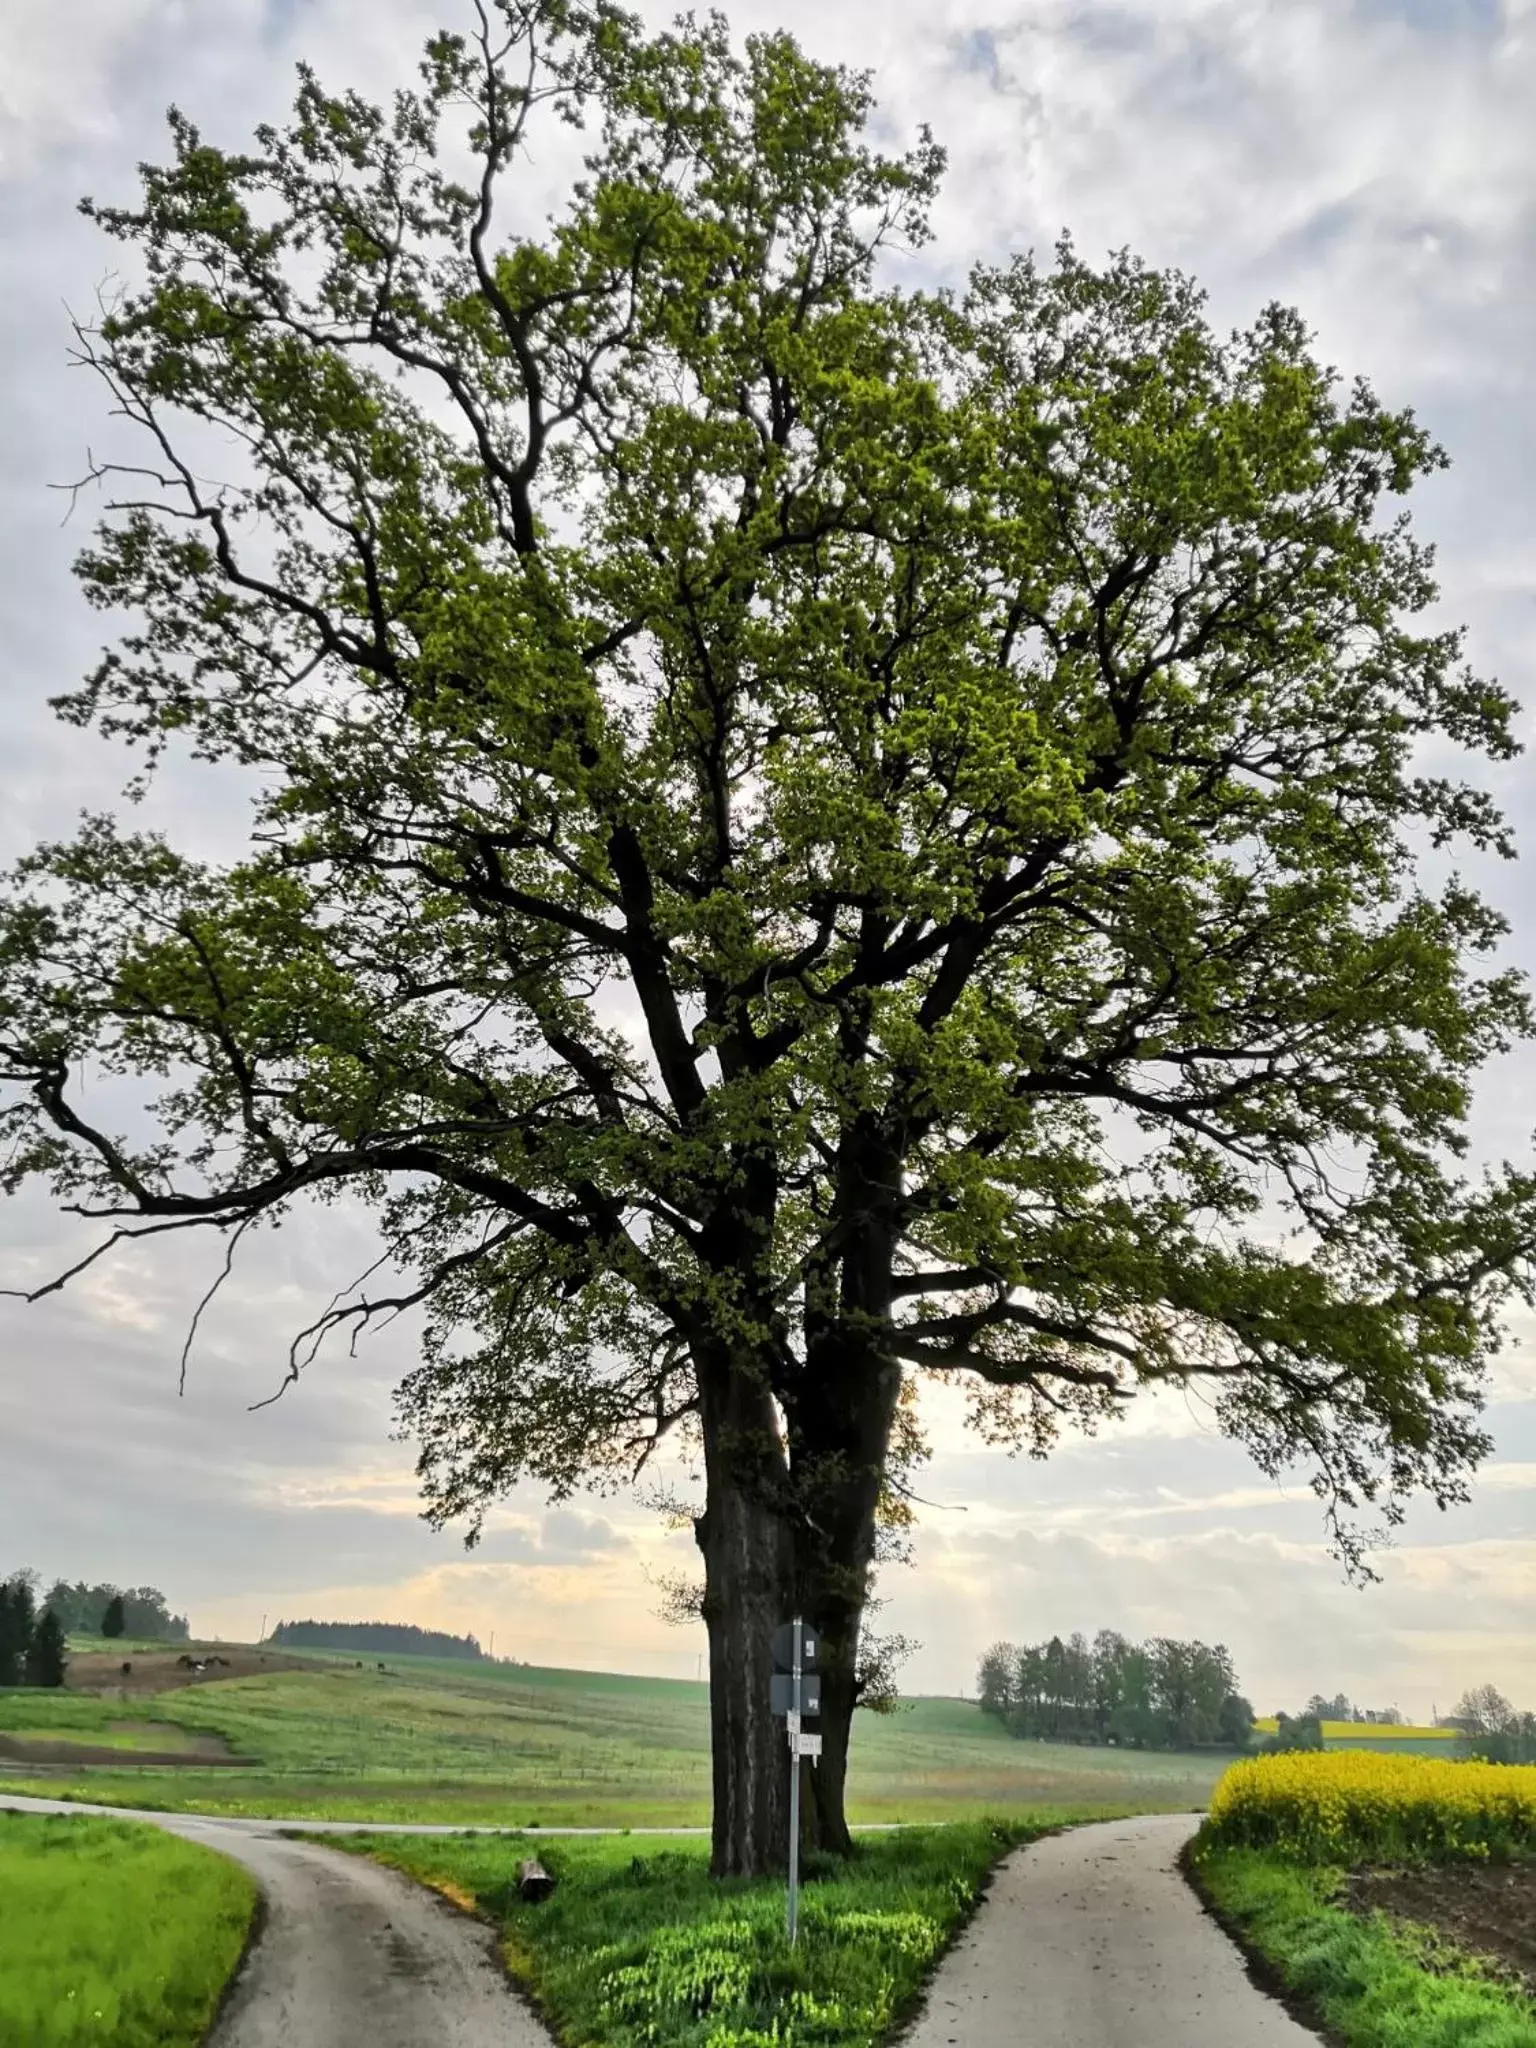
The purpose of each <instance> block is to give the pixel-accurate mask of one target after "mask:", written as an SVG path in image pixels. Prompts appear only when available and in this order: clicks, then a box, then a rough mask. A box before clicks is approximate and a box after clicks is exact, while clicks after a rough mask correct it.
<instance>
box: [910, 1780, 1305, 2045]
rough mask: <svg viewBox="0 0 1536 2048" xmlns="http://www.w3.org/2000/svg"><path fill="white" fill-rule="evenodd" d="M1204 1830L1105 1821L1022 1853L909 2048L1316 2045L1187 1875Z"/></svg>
mask: <svg viewBox="0 0 1536 2048" xmlns="http://www.w3.org/2000/svg"><path fill="white" fill-rule="evenodd" d="M1198 1826H1199V1816H1198V1814H1158V1815H1156V1816H1154V1817H1151V1818H1148V1819H1144V1820H1129V1821H1102V1822H1098V1823H1096V1824H1095V1825H1094V1826H1092V1827H1082V1828H1072V1829H1070V1830H1069V1831H1068V1832H1067V1833H1066V1834H1062V1835H1051V1836H1049V1837H1047V1838H1046V1840H1044V1841H1041V1842H1036V1843H1033V1844H1032V1845H1031V1846H1030V1847H1029V1848H1027V1849H1020V1850H1018V1851H1017V1852H1016V1853H1015V1854H1014V1855H1012V1856H1010V1857H1009V1858H1008V1860H1007V1862H1006V1863H1004V1865H1003V1866H1002V1869H1001V1870H1000V1871H999V1872H998V1874H997V1876H996V1878H995V1879H994V1880H993V1883H992V1888H991V1890H990V1891H989V1892H988V1894H987V1896H986V1899H985V1900H984V1901H983V1903H982V1907H981V1910H980V1912H978V1913H977V1915H976V1917H975V1919H974V1920H973V1921H972V1922H971V1924H970V1926H969V1927H968V1928H967V1930H966V1931H965V1933H964V1934H962V1935H961V1937H960V1939H959V1941H958V1942H956V1944H955V1946H954V1947H953V1948H952V1949H951V1950H950V1952H949V1954H948V1955H947V1956H946V1957H945V1959H944V1961H943V1962H942V1963H941V1964H940V1965H939V1971H938V1975H937V1976H936V1977H935V1978H934V1980H933V1984H932V1986H931V1988H930V1990H929V1994H928V1999H927V2002H926V2004H925V2005H924V2008H923V2010H922V2012H921V2013H920V2014H919V2016H918V2019H917V2022H916V2024H915V2025H914V2026H913V2028H912V2030H911V2032H910V2033H909V2034H907V2035H906V2036H905V2038H904V2041H903V2048H1317V2037H1316V2035H1314V2034H1312V2033H1310V2032H1308V2030H1307V2029H1306V2028H1305V2027H1302V2026H1299V2025H1298V2024H1297V2022H1296V2021H1295V2020H1293V2019H1292V2018H1291V2017H1290V2016H1289V2014H1287V2013H1286V2012H1285V2010H1284V2009H1283V2007H1281V2006H1279V2005H1277V2004H1276V2003H1275V2002H1274V2000H1273V1999H1270V1998H1266V1997H1265V1995H1264V1993H1263V1992H1261V1991H1259V1990H1257V1989H1256V1988H1255V1986H1254V1985H1253V1984H1252V1983H1251V1982H1250V1981H1249V1978H1248V1975H1247V1973H1246V1971H1245V1970H1244V1968H1243V1963H1242V1958H1241V1957H1240V1956H1239V1955H1238V1952H1237V1950H1236V1949H1235V1948H1234V1947H1233V1946H1232V1944H1231V1942H1230V1941H1229V1940H1228V1939H1227V1937H1226V1936H1225V1935H1224V1934H1223V1933H1222V1932H1221V1930H1220V1929H1219V1928H1218V1927H1217V1926H1216V1924H1215V1922H1214V1921H1212V1920H1211V1919H1209V1918H1208V1917H1207V1915H1206V1914H1205V1912H1204V1911H1203V1909H1202V1908H1201V1905H1200V1902H1199V1900H1198V1899H1197V1898H1196V1897H1195V1895H1194V1893H1193V1892H1192V1891H1191V1890H1190V1889H1189V1886H1188V1885H1187V1884H1186V1883H1185V1882H1184V1879H1183V1878H1182V1877H1181V1876H1180V1874H1179V1871H1178V1868H1177V1865H1176V1863H1175V1860H1174V1859H1175V1858H1176V1857H1177V1855H1178V1852H1179V1850H1180V1848H1181V1847H1182V1846H1183V1844H1184V1843H1185V1842H1186V1841H1187V1840H1188V1838H1189V1836H1190V1835H1192V1834H1193V1833H1194V1831H1195V1829H1196V1828H1197V1827H1198Z"/></svg>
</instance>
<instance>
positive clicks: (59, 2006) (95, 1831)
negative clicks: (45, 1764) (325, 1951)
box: [0, 1813, 256, 2048]
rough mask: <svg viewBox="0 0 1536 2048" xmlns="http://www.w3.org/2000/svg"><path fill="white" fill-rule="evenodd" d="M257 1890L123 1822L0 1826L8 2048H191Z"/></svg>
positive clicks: (194, 1853) (2, 1989) (0, 1988)
mask: <svg viewBox="0 0 1536 2048" xmlns="http://www.w3.org/2000/svg"><path fill="white" fill-rule="evenodd" d="M255 1903H256V1888H255V1886H254V1885H253V1884H252V1883H251V1880H250V1879H249V1878H248V1877H247V1876H246V1874H245V1872H244V1871H243V1870H241V1869H240V1868H239V1867H238V1866H237V1865H236V1864H233V1863H231V1862H229V1861H228V1860H227V1859H226V1858H225V1857H223V1856H218V1855H215V1854H214V1852H213V1851H212V1850H209V1849H203V1848H199V1847H197V1846H196V1845H195V1844H193V1843H191V1842H181V1841H178V1840H176V1838H175V1837H174V1836H171V1835H165V1834H161V1833H160V1832H159V1831H158V1830H156V1829H154V1828H148V1827H135V1826H133V1825H132V1824H131V1823H129V1822H125V1821H115V1820H97V1819H92V1818H90V1817H88V1816H86V1815H79V1816H70V1817H68V1818H59V1819H53V1818H47V1819H44V1818H38V1817H35V1816H32V1815H26V1814H10V1813H0V2043H3V2044H4V2048H84V2044H86V2043H89V2044H91V2048H106V2044H110V2048H193V2044H195V2043H197V2042H200V2041H201V2040H202V2038H203V2036H204V2033H205V2032H206V2030H207V2027H208V2023H209V2021H210V2019H211V2018H212V2016H213V2013H214V2010H215V2007H216V2006H217V2004H218V2000H219V1995H220V1993H221V1992H222V1990H223V1988H224V1985H225V1983H226V1981H227V1979H228V1978H229V1976H230V1973H231V1972H232V1971H233V1969H234V1967H235V1964H236V1963H237V1962H238V1960H239V1957H240V1951H241V1949H242V1947H243V1945H244V1942H245V1938H246V1933H247V1930H248V1929H249V1926H250V1921H251V1914H252V1912H253V1911H254V1909H255Z"/></svg>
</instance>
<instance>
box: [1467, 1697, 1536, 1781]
mask: <svg viewBox="0 0 1536 2048" xmlns="http://www.w3.org/2000/svg"><path fill="white" fill-rule="evenodd" d="M1450 1719H1451V1725H1452V1726H1453V1727H1454V1728H1455V1729H1456V1730H1457V1732H1458V1733H1459V1735H1460V1737H1461V1748H1462V1749H1463V1750H1464V1751H1465V1753H1466V1754H1467V1755H1468V1756H1473V1757H1480V1758H1481V1759H1482V1760H1483V1762H1484V1763H1490V1764H1536V1714H1530V1713H1522V1712H1521V1710H1520V1709H1519V1708H1518V1707H1515V1706H1511V1704H1510V1702H1509V1701H1508V1700H1507V1699H1505V1697H1504V1695H1503V1693H1501V1692H1500V1691H1499V1690H1498V1688H1497V1687H1496V1686H1492V1685H1479V1686H1474V1687H1473V1689H1472V1691H1471V1692H1469V1693H1464V1694H1463V1695H1462V1697H1461V1699H1460V1700H1459V1701H1458V1703H1457V1707H1456V1711H1455V1713H1454V1714H1453V1715H1452V1716H1451V1717H1450Z"/></svg>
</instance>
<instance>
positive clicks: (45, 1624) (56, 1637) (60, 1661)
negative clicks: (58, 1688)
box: [26, 1607, 64, 1685]
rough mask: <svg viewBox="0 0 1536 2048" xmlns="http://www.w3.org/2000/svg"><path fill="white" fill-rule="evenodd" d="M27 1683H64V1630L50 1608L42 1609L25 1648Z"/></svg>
mask: <svg viewBox="0 0 1536 2048" xmlns="http://www.w3.org/2000/svg"><path fill="white" fill-rule="evenodd" d="M26 1676H27V1684H28V1685H62V1684H63V1683H64V1630H63V1627H62V1625H61V1624H60V1621H59V1617H58V1616H57V1615H56V1614H55V1613H54V1612H53V1610H52V1608H51V1607H50V1608H45V1609H44V1610H43V1614H42V1618H41V1619H40V1620H39V1622H38V1624H37V1626H36V1628H34V1629H33V1631H32V1641H31V1643H30V1644H29V1645H28V1648H27V1659H26Z"/></svg>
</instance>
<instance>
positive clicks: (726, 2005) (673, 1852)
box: [348, 1813, 1070, 2048]
mask: <svg viewBox="0 0 1536 2048" xmlns="http://www.w3.org/2000/svg"><path fill="white" fill-rule="evenodd" d="M1068 1818H1070V1816H1069V1815H1068V1814H1065V1813H1061V1814H1050V1813H1043V1814H1038V1815H1033V1816H1021V1817H1020V1818H1019V1819H1017V1820H1015V1821H1010V1822H1007V1823H998V1822H984V1821H982V1822H971V1823H968V1824H965V1825H961V1826H955V1827H945V1828H932V1829H921V1830H916V1829H915V1830H912V1831H910V1832H905V1833H903V1834H901V1835H899V1836H894V1837H885V1838H882V1839H879V1840H867V1841H865V1842H863V1843H861V1845H860V1847H859V1851H858V1854H857V1856H856V1857H855V1858H854V1860H853V1862H852V1863H851V1864H850V1865H847V1866H840V1865H832V1864H829V1865H828V1867H827V1868H826V1869H824V1870H818V1871H816V1872H815V1873H814V1874H813V1877H812V1880H811V1882H809V1883H808V1884H807V1886H806V1888H805V1890H804V1892H803V1894H802V1905H801V1918H800V1940H799V1943H798V1945H797V1947H796V1948H795V1949H794V1951H791V1950H790V1948H789V1946H788V1944H787V1942H786V1939H785V1933H784V1889H783V1886H782V1884H780V1883H762V1882H754V1883H750V1884H739V1883H738V1884H731V1885H726V1886H721V1885H719V1884H713V1883H711V1881H710V1879H709V1875H708V1863H707V1853H706V1850H705V1846H704V1845H703V1844H702V1843H691V1842H690V1843H684V1842H682V1841H677V1842H674V1843H661V1844H653V1843H651V1842H646V1843H644V1844H643V1845H642V1844H641V1843H640V1842H638V1841H637V1840H635V1839H634V1838H631V1839H630V1840H629V1841H627V1842H624V1841H619V1842H613V1841H607V1842H581V1843H576V1842H553V1841H550V1842H541V1843H540V1844H539V1852H538V1853H539V1858H540V1861H541V1862H543V1863H544V1864H545V1866H546V1867H547V1868H548V1869H549V1870H550V1871H551V1872H552V1873H553V1874H554V1875H555V1876H556V1877H557V1879H558V1885H557V1889H556V1891H555V1893H554V1896H553V1897H552V1898H551V1899H550V1900H548V1901H547V1902H546V1903H545V1904H543V1905H540V1906H537V1907H530V1906H526V1905H524V1904H522V1903H521V1902H520V1901H519V1900H518V1898H517V1895H516V1889H515V1880H516V1876H517V1864H518V1859H519V1858H520V1857H521V1856H523V1855H525V1854H526V1853H527V1850H526V1847H525V1846H524V1845H523V1844H521V1843H519V1842H517V1841H516V1840H512V1841H505V1840H503V1841H494V1840H493V1841H466V1840H463V1839H459V1840H448V1841H433V1842H427V1841H402V1840H399V1839H389V1838H385V1837H375V1838H373V1839H372V1840H371V1841H365V1842H363V1843H361V1844H349V1845H348V1846H349V1847H355V1848H359V1849H360V1851H361V1852H362V1853H366V1854H369V1855H372V1856H375V1857H376V1858H378V1859H379V1860H380V1861H382V1862H387V1863H390V1864H392V1865H394V1866H395V1867H396V1868H397V1869H401V1870H405V1871H408V1872H409V1873H410V1874H411V1875H412V1876H413V1877H417V1878H420V1879H423V1880H424V1881H425V1882H427V1883H429V1884H439V1885H444V1886H447V1887H448V1888H450V1890H451V1892H452V1894H453V1895H454V1896H455V1897H458V1898H460V1899H463V1898H466V1897H467V1898H469V1899H471V1900H473V1901H474V1903H475V1904H476V1905H477V1906H478V1908H479V1909H480V1910H481V1911H482V1912H487V1913H489V1914H490V1915H491V1916H492V1917H493V1918H494V1919H496V1920H497V1921H499V1922H500V1923H501V1925H502V1928H503V1938H504V1944H505V1947H504V1953H505V1955H506V1958H507V1961H508V1964H509V1966H510V1968H511V1969H512V1971H513V1974H514V1975H515V1976H516V1977H517V1979H518V1981H519V1982H520V1983H522V1984H523V1985H525V1986H526V1987H527V1988H528V1989H529V1990H530V1991H531V1992H532V1993H533V1995H534V1997H535V1998H536V1999H537V2000H538V2002H539V2004H540V2006H541V2008H542V2009H543V2011H544V2013H545V2014H546V2016H547V2017H548V2018H549V2020H550V2021H551V2023H552V2024H553V2025H554V2027H555V2028H556V2030H557V2032H558V2033H559V2035H560V2037H561V2038H562V2039H565V2040H571V2041H581V2042H584V2043H588V2044H590V2048H640V2044H642V2043H644V2044H649V2048H770V2044H771V2048H875V2044H876V2043H878V2042H881V2041H883V2040H885V2039H886V2038H887V2037H888V2035H889V2034H890V2032H891V2030H892V2028H893V2026H894V2025H895V2024H896V2023H897V2022H898V2021H899V2020H900V2019H901V2018H902V2017H903V2016H904V2014H905V2013H906V2012H907V2010H908V2009H909V2008H910V2007H911V2005H912V2003H913V2000H914V1998H915V1996H916V1993H917V1991H918V1989H919V1987H920V1985H921V1983H922V1981H923V1979H924V1977H925V1976H926V1974H927V1972H928V1970H929V1968H930V1967H931V1966H932V1964H933V1962H934V1960H935V1959H936V1958H937V1956H938V1955H939V1954H940V1952H941V1951H942V1950H943V1949H944V1948H945V1947H946V1946H947V1944H948V1943H949V1941H950V1940H951V1939H952V1938H953V1936H954V1934H955V1933H956V1932H957V1930H958V1929H959V1927H960V1926H961V1925H962V1924H963V1922H964V1921H965V1920H966V1919H967V1918H968V1917H969V1916H970V1913H971V1911H972V1910H973V1908H974V1906H975V1904H976V1901H977V1898H978V1896H979V1892H980V1887H981V1884H982V1882H983V1880H984V1878H985V1876H986V1873H987V1871H988V1870H989V1869H990V1867H991V1865H992V1864H993V1863H994V1862H995V1861H996V1860H997V1858H998V1857H999V1856H1000V1855H1002V1854H1003V1853H1004V1852H1005V1851H1006V1850H1008V1849H1010V1848H1012V1847H1014V1846H1016V1845H1017V1844H1018V1843H1020V1842H1025V1841H1029V1840H1031V1839H1033V1838H1034V1837H1035V1836H1037V1835H1039V1834H1042V1833H1045V1832H1046V1831H1047V1830H1048V1829H1049V1828H1050V1827H1051V1826H1053V1825H1055V1824H1058V1823H1059V1822H1060V1821H1063V1820H1066V1819H1068Z"/></svg>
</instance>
